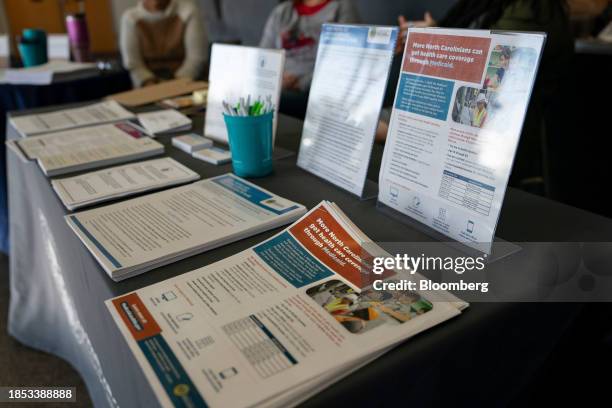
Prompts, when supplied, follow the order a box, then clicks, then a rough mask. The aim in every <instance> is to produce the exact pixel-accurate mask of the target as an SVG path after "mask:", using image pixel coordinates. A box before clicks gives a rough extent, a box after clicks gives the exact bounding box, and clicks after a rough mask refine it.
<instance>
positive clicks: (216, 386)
mask: <svg viewBox="0 0 612 408" xmlns="http://www.w3.org/2000/svg"><path fill="white" fill-rule="evenodd" d="M366 243H368V245H367V246H366V245H365V244H366ZM366 248H367V249H366ZM389 256H390V255H389V254H388V253H386V252H384V251H383V250H382V249H381V248H379V247H378V246H376V245H374V244H372V243H371V241H370V240H369V239H368V238H367V237H366V236H365V234H363V232H361V231H360V230H359V229H358V228H357V227H356V226H355V225H354V224H353V223H352V222H351V220H349V218H348V217H347V216H346V215H345V214H344V213H343V212H342V211H341V210H340V209H339V208H338V207H337V206H336V205H335V204H333V203H330V202H322V203H321V204H319V205H318V206H317V207H316V208H314V209H313V210H312V211H310V212H309V213H308V214H306V215H305V216H304V217H302V218H301V219H300V220H298V221H297V222H296V223H294V224H293V225H292V226H290V227H289V228H287V229H285V230H284V231H282V232H280V233H279V234H277V235H276V236H274V237H272V238H270V239H268V240H266V241H264V242H262V243H260V244H258V245H255V246H254V247H251V248H249V249H247V250H245V251H243V252H240V253H238V254H236V255H234V256H231V257H229V258H226V259H224V260H221V261H219V262H216V263H214V264H211V265H208V266H205V267H203V268H200V269H197V270H194V271H192V272H188V273H185V274H182V275H179V276H177V277H175V278H172V279H168V280H166V281H163V282H160V283H157V284H154V285H151V286H148V287H145V288H142V289H139V290H137V291H134V292H132V293H128V294H125V295H123V296H119V297H117V298H114V299H111V300H109V301H107V302H106V305H107V307H108V308H109V311H110V313H111V314H112V316H113V318H114V320H115V323H116V324H117V325H118V327H119V329H120V330H121V333H122V334H123V336H124V338H125V339H126V341H127V343H128V345H129V347H130V349H131V350H132V352H133V353H134V356H135V357H136V361H138V364H139V365H140V367H141V368H142V370H143V372H144V374H145V376H146V377H147V379H148V380H149V382H150V384H151V389H152V390H153V392H154V393H155V395H156V396H157V398H158V400H159V402H160V404H161V406H164V407H172V406H175V407H178V406H193V407H200V406H202V407H203V406H208V407H212V408H215V407H237V408H241V407H244V408H246V407H257V408H263V407H269V408H275V407H292V406H295V405H297V404H299V403H300V402H302V401H304V400H305V399H307V398H308V397H310V396H312V395H313V394H315V393H317V392H319V391H320V390H322V389H323V388H326V387H329V386H330V385H332V384H333V383H334V382H336V381H338V380H340V379H342V378H344V377H345V376H347V375H349V374H350V373H352V372H354V371H355V370H357V369H359V368H361V367H362V366H363V365H365V364H367V363H368V362H370V361H372V360H373V359H375V358H377V357H379V356H381V355H382V354H383V353H385V352H386V351H388V350H389V349H391V348H392V347H394V346H396V345H398V344H400V343H401V342H403V341H405V340H407V339H409V338H410V337H412V336H414V335H416V334H417V333H420V332H423V331H425V330H427V329H429V328H431V327H433V326H435V325H437V324H440V323H442V322H444V321H446V320H448V319H451V318H453V317H455V316H458V315H460V314H461V310H462V309H464V308H465V307H467V306H468V305H467V303H465V302H462V301H461V300H459V299H458V298H456V297H455V296H453V295H451V294H450V293H448V292H440V291H436V292H431V291H412V290H402V289H398V290H393V291H390V290H375V289H374V285H375V284H376V282H378V284H379V285H380V284H381V283H385V284H388V285H390V284H400V283H401V282H406V281H413V282H414V281H418V280H420V279H423V277H422V276H420V275H418V274H414V275H411V274H409V273H405V272H398V271H394V270H385V271H384V272H383V273H382V274H381V275H376V274H373V273H372V269H371V259H373V258H376V257H384V258H386V257H389ZM152 350H153V351H154V352H152ZM177 387H179V388H178V389H179V390H181V391H182V392H181V395H180V397H178V396H177V393H176V390H177Z"/></svg>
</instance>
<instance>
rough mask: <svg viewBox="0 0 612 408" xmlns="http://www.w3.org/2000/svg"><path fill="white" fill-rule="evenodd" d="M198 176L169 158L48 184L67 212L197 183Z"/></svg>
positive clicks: (113, 168) (100, 171)
mask: <svg viewBox="0 0 612 408" xmlns="http://www.w3.org/2000/svg"><path fill="white" fill-rule="evenodd" d="M199 178H200V175H199V174H198V173H196V172H194V171H192V170H190V169H188V168H187V167H185V166H183V165H182V164H180V163H179V162H177V161H176V160H174V159H171V158H169V157H164V158H163V159H155V160H148V161H144V162H138V163H132V164H126V165H123V166H117V167H112V168H109V169H104V170H98V171H94V172H91V173H86V174H82V175H79V176H75V177H68V178H63V179H56V180H52V181H51V185H52V186H53V189H54V190H55V192H56V193H57V195H58V197H59V198H60V200H62V203H63V204H64V206H65V207H66V208H67V209H69V210H75V209H77V208H82V207H87V206H90V205H94V204H99V203H102V202H105V201H110V200H114V199H117V198H121V197H127V196H130V195H134V194H138V193H143V192H145V191H151V190H158V189H162V188H165V187H170V186H175V185H178V184H184V183H188V182H191V181H195V180H198V179H199Z"/></svg>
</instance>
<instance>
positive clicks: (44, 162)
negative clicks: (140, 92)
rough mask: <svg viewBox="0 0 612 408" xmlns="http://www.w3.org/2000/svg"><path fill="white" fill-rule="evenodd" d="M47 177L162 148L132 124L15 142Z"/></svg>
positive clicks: (84, 129)
mask: <svg viewBox="0 0 612 408" xmlns="http://www.w3.org/2000/svg"><path fill="white" fill-rule="evenodd" d="M15 144H16V146H17V148H18V149H19V150H20V151H21V152H22V153H23V156H25V157H26V158H27V159H29V160H36V161H38V165H39V166H40V168H41V169H42V171H43V172H44V173H45V174H46V175H47V176H49V177H51V176H58V175H62V174H67V173H70V172H75V171H80V170H89V169H92V168H96V167H102V166H107V165H112V164H119V163H125V162H128V161H130V160H137V159H142V158H146V157H151V156H155V155H158V154H161V153H163V152H164V146H163V145H162V144H161V143H158V142H156V141H155V140H153V139H151V138H150V137H148V135H146V134H145V133H144V132H143V131H142V129H140V128H139V127H137V126H136V125H134V124H132V123H131V122H121V123H113V124H106V125H99V126H89V127H85V128H78V129H71V130H66V131H62V132H55V133H49V134H44V135H40V136H32V137H28V138H25V139H19V140H17V141H16V142H15Z"/></svg>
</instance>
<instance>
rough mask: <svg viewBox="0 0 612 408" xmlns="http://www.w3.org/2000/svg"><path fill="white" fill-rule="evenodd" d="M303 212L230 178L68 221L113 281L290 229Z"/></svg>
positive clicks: (86, 213)
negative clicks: (230, 244) (289, 226)
mask: <svg viewBox="0 0 612 408" xmlns="http://www.w3.org/2000/svg"><path fill="white" fill-rule="evenodd" d="M305 212H306V208H305V207H304V206H302V205H300V204H298V203H295V202H293V201H290V200H286V199H284V198H282V197H279V196H277V195H274V194H272V193H270V192H269V191H266V190H264V189H262V188H260V187H258V186H256V185H254V184H252V183H249V182H248V181H246V180H243V179H241V178H239V177H237V176H234V175H232V174H226V175H223V176H218V177H213V178H210V179H207V180H202V181H198V182H196V183H192V184H189V185H186V186H181V187H176V188H173V189H170V190H165V191H161V192H158V193H155V194H148V195H145V196H142V197H137V198H134V199H131V200H126V201H122V202H119V203H116V204H111V205H107V206H105V207H100V208H95V209H93V210H88V211H81V212H78V213H76V214H72V215H67V216H66V221H67V222H68V225H69V226H70V227H71V228H72V230H73V231H74V232H75V233H76V234H77V235H78V237H79V238H80V239H81V241H82V242H83V243H84V244H85V246H86V247H87V248H88V249H89V251H90V252H91V253H92V255H93V256H94V257H95V258H96V259H97V260H98V262H99V263H100V265H101V266H102V267H103V268H104V270H105V271H106V272H107V273H108V274H109V276H110V277H111V278H112V279H114V280H122V279H126V278H128V277H131V276H134V275H136V274H140V273H143V272H146V271H148V270H151V269H154V268H157V267H159V266H162V265H167V264H169V263H172V262H175V261H177V260H179V259H183V258H187V257H189V256H193V255H195V254H199V253H201V252H204V251H208V250H211V249H213V248H217V247H219V246H222V245H226V244H229V243H231V242H234V241H238V240H240V239H243V238H246V237H250V236H252V235H255V234H258V233H261V232H263V231H267V230H270V229H273V228H276V227H279V226H282V225H286V224H289V223H291V222H293V221H295V220H296V219H298V218H299V217H301V216H302V215H304V213H305Z"/></svg>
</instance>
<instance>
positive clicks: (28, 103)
mask: <svg viewBox="0 0 612 408" xmlns="http://www.w3.org/2000/svg"><path fill="white" fill-rule="evenodd" d="M131 86H132V85H131V81H130V76H129V73H128V72H127V71H125V70H122V69H115V70H112V71H108V72H106V71H103V72H101V73H100V74H93V75H90V76H86V77H83V75H82V74H80V73H77V75H76V78H74V79H70V77H66V78H64V79H62V80H61V81H55V82H53V83H52V84H50V85H11V84H0V129H1V130H0V132H2V133H1V136H0V252H4V253H8V248H9V242H8V214H7V201H6V163H5V161H4V157H5V155H6V148H5V146H4V140H5V134H4V129H5V128H6V123H5V118H6V114H7V112H9V111H18V110H23V109H32V108H39V107H43V106H51V105H59V104H65V103H71V102H84V101H88V100H93V99H99V98H102V97H104V96H106V95H110V94H113V93H117V92H122V91H125V90H128V89H130V87H131Z"/></svg>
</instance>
